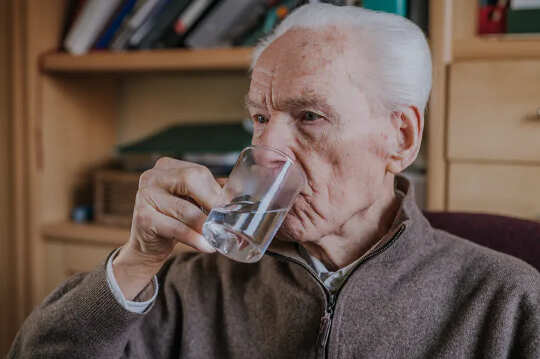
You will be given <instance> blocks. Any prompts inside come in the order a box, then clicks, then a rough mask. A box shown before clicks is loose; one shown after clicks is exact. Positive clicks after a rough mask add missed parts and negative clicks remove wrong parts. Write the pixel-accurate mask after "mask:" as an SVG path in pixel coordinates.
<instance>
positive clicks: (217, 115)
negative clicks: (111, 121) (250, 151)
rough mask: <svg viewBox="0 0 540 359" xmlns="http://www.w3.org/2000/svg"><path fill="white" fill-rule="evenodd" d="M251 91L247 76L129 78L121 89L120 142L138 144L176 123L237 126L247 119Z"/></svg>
mask: <svg viewBox="0 0 540 359" xmlns="http://www.w3.org/2000/svg"><path fill="white" fill-rule="evenodd" d="M248 88H249V77H248V74H247V73H245V72H198V73H177V74H161V75H159V74H148V75H140V74H139V75H135V76H127V77H125V78H123V79H122V83H121V88H120V91H121V94H120V104H119V107H120V108H119V117H120V118H119V121H118V122H117V124H118V125H117V126H118V127H117V138H118V142H119V143H126V142H130V141H133V140H138V139H140V138H141V137H142V136H146V135H148V134H151V133H153V132H156V131H158V130H160V129H161V128H163V127H165V126H169V125H172V124H176V123H189V122H199V123H200V122H201V121H204V122H238V121H240V120H242V119H244V118H246V117H247V112H246V111H245V109H244V96H245V95H246V94H247V91H248ZM156 93H159V95H158V96H156Z"/></svg>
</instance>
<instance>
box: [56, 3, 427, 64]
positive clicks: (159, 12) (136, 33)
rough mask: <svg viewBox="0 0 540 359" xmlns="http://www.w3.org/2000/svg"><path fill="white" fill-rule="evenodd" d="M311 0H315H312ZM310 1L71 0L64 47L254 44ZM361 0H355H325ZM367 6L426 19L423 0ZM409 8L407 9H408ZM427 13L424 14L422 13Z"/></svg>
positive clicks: (79, 50) (85, 49)
mask: <svg viewBox="0 0 540 359" xmlns="http://www.w3.org/2000/svg"><path fill="white" fill-rule="evenodd" d="M312 1H313V0H312ZM308 2H311V1H310V0H70V1H69V6H68V11H67V18H66V22H65V31H64V34H65V36H64V40H63V47H64V49H65V50H66V51H68V52H70V53H72V54H77V55H78V54H84V53H87V52H88V51H90V50H116V51H120V50H140V49H156V48H174V47H190V48H209V47H229V46H253V45H255V44H256V43H257V42H258V41H259V40H260V39H261V38H262V37H264V36H265V35H267V34H269V33H270V32H271V31H272V29H273V28H274V27H275V26H276V25H277V24H278V23H279V22H280V21H281V20H283V19H284V18H285V17H286V16H287V15H288V14H289V13H290V12H291V11H292V10H293V9H294V8H296V7H298V6H300V5H302V4H304V3H308ZM315 2H327V3H333V4H335V5H359V6H360V5H362V1H358V0H323V1H315ZM364 2H365V7H368V8H374V9H377V10H383V11H391V12H395V13H398V14H401V15H403V16H408V17H410V18H411V19H412V20H413V21H416V22H417V23H419V25H420V26H421V27H423V28H426V24H427V11H426V9H427V5H425V6H424V5H423V4H427V2H428V1H427V0H385V1H383V2H382V3H384V4H383V5H384V6H383V7H382V8H381V7H380V4H381V2H380V1H376V2H374V1H368V0H364ZM407 9H409V10H407ZM424 15H425V16H424Z"/></svg>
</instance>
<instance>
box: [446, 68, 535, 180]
mask: <svg viewBox="0 0 540 359" xmlns="http://www.w3.org/2000/svg"><path fill="white" fill-rule="evenodd" d="M449 82H450V88H449V93H448V106H449V107H448V158H449V159H450V160H493V161H515V162H539V163H540V60H492V61H468V62H459V63H456V64H452V65H451V66H450V80H449ZM539 179H540V178H539Z"/></svg>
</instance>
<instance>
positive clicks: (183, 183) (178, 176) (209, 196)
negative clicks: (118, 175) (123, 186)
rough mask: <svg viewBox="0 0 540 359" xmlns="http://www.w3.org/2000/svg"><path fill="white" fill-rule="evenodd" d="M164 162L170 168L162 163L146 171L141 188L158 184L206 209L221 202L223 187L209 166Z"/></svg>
mask: <svg viewBox="0 0 540 359" xmlns="http://www.w3.org/2000/svg"><path fill="white" fill-rule="evenodd" d="M178 162H180V163H178ZM162 163H165V164H166V165H167V166H168V168H165V167H166V166H165V164H161V165H160V167H159V168H158V167H156V168H153V169H151V170H149V171H146V172H144V173H143V174H142V175H141V178H140V180H139V189H144V188H145V187H154V186H157V187H160V188H162V189H164V190H166V191H167V192H169V193H171V194H174V195H177V196H187V197H190V198H192V199H193V200H194V201H195V202H196V203H197V204H199V205H200V206H202V207H203V208H205V209H206V210H210V209H211V208H212V207H215V206H217V205H219V204H220V201H221V194H222V189H221V186H220V185H219V183H218V182H217V181H216V179H215V178H214V176H213V175H212V173H210V170H208V168H206V167H204V166H201V165H197V164H193V163H191V164H189V165H188V162H183V161H177V160H173V161H169V162H162ZM172 165H174V166H177V167H174V166H172ZM156 166H157V165H156Z"/></svg>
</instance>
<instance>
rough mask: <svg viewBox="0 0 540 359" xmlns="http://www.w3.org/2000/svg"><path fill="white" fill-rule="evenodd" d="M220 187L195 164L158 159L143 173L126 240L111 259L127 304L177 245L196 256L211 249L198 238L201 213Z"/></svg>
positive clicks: (215, 200) (213, 202)
mask: <svg viewBox="0 0 540 359" xmlns="http://www.w3.org/2000/svg"><path fill="white" fill-rule="evenodd" d="M221 191H222V189H221V186H220V185H219V184H218V182H217V181H216V180H215V179H214V177H213V176H212V174H211V173H210V171H209V170H208V169H207V168H206V167H204V166H201V165H198V164H194V163H190V162H184V161H179V160H175V159H172V158H167V157H164V158H161V159H159V160H158V161H157V163H156V165H155V166H154V168H152V169H151V170H148V171H146V172H144V173H143V174H142V175H141V177H140V180H139V190H138V192H137V198H136V201H135V209H134V211H133V222H132V225H131V234H130V238H129V241H128V242H127V243H126V244H125V245H124V246H123V247H122V249H121V250H120V253H119V254H118V256H117V257H116V258H115V259H114V261H113V269H114V275H115V278H116V280H117V282H118V285H119V286H120V289H121V290H122V292H123V293H124V296H125V297H126V299H128V300H133V298H135V296H136V295H137V294H138V293H139V292H140V291H141V290H143V289H144V287H146V285H148V283H150V281H151V280H152V277H153V276H154V275H155V274H156V273H157V272H158V271H159V269H160V268H161V266H162V265H163V264H164V263H165V261H166V260H167V258H168V257H169V255H170V254H171V252H172V250H173V248H174V246H175V245H176V243H177V242H182V243H184V244H187V245H189V246H191V247H193V248H195V249H197V250H199V251H201V252H207V253H211V252H214V251H215V250H214V248H213V247H212V246H210V245H209V244H208V243H207V242H206V240H205V239H204V238H203V237H202V235H201V233H202V226H203V224H204V221H205V220H206V215H205V213H204V212H203V210H202V209H204V210H205V211H206V213H207V212H208V211H209V210H210V209H211V208H212V207H214V206H216V205H217V204H218V202H219V199H220V195H221Z"/></svg>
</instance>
